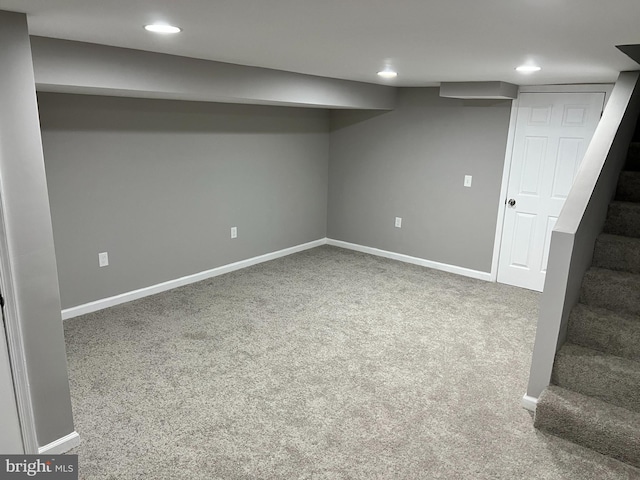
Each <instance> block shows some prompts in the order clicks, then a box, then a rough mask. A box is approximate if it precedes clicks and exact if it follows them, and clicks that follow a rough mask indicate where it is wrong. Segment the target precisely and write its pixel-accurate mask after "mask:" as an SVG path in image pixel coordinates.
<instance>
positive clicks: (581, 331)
mask: <svg viewBox="0 0 640 480" xmlns="http://www.w3.org/2000/svg"><path fill="white" fill-rule="evenodd" d="M567 340H568V341H569V342H571V343H573V344H576V345H582V346H584V347H588V348H592V349H594V350H598V351H601V352H605V353H609V354H611V355H616V356H618V357H624V358H628V359H631V360H635V361H640V317H638V316H636V315H625V314H621V313H616V312H612V311H611V310H607V309H604V308H597V307H591V306H589V305H584V304H582V303H578V304H577V305H576V306H575V307H573V309H572V310H571V315H570V316H569V328H568V333H567Z"/></svg>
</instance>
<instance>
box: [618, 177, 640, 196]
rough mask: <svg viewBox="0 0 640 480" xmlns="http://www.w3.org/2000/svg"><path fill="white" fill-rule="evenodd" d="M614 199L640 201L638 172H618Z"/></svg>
mask: <svg viewBox="0 0 640 480" xmlns="http://www.w3.org/2000/svg"><path fill="white" fill-rule="evenodd" d="M616 200H619V201H622V202H640V172H622V173H621V174H620V179H619V181H618V188H617V189H616Z"/></svg>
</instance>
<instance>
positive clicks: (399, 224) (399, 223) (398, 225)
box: [396, 217, 402, 228]
mask: <svg viewBox="0 0 640 480" xmlns="http://www.w3.org/2000/svg"><path fill="white" fill-rule="evenodd" d="M396 228H402V217H396Z"/></svg>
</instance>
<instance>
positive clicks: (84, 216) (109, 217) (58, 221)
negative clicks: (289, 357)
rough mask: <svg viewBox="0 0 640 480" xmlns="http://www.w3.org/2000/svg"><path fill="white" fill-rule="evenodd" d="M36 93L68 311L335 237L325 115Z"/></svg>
mask: <svg viewBox="0 0 640 480" xmlns="http://www.w3.org/2000/svg"><path fill="white" fill-rule="evenodd" d="M38 98H39V106H40V114H41V124H42V138H43V144H44V156H45V164H46V171H47V180H48V183H49V198H50V201H51V214H52V218H53V230H54V238H55V247H56V255H57V258H58V265H59V278H60V292H61V297H62V306H63V308H69V307H72V306H77V305H81V304H84V303H87V302H91V301H94V300H98V299H102V298H107V297H110V296H113V295H117V294H120V293H124V292H129V291H131V290H135V289H139V288H143V287H147V286H150V285H154V284H158V283H161V282H164V281H167V280H173V279H176V278H179V277H182V276H185V275H190V274H193V273H197V272H201V271H204V270H208V269H211V268H215V267H218V266H221V265H226V264H229V263H232V262H236V261H239V260H243V259H247V258H251V257H254V256H257V255H261V254H265V253H269V252H273V251H277V250H280V249H283V248H287V247H291V246H295V245H299V244H302V243H306V242H309V241H313V240H317V239H320V238H324V237H325V236H326V224H327V188H328V187H327V179H328V153H329V133H328V132H329V117H328V113H327V112H326V111H323V110H312V109H302V108H287V107H270V106H249V105H225V104H212V103H196V102H181V101H172V100H146V99H126V98H108V97H96V96H86V95H67V94H52V93H40V94H39V97H38ZM232 226H237V227H238V238H237V239H235V240H232V239H231V238H230V227H232ZM99 252H108V253H109V261H110V265H109V266H108V267H104V268H99V267H98V253H99Z"/></svg>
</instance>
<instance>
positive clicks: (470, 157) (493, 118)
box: [328, 88, 511, 272]
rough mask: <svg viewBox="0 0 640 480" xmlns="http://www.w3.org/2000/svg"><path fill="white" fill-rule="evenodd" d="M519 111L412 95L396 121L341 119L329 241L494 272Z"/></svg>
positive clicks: (392, 115)
mask: <svg viewBox="0 0 640 480" xmlns="http://www.w3.org/2000/svg"><path fill="white" fill-rule="evenodd" d="M510 109H511V101H509V100H457V99H449V98H440V97H439V92H438V89H437V88H409V89H400V90H399V92H398V106H397V108H396V109H395V110H394V111H391V112H349V111H335V112H333V113H332V117H331V153H330V168H329V172H330V173H329V223H328V237H329V238H332V239H335V240H342V241H346V242H351V243H355V244H359V245H365V246H368V247H374V248H379V249H382V250H387V251H392V252H396V253H402V254H405V255H410V256H414V257H418V258H423V259H426V260H430V261H435V262H441V263H445V264H449V265H455V266H459V267H465V268H469V269H472V270H477V271H481V272H489V271H490V270H491V259H492V254H493V244H494V239H495V231H496V219H497V215H498V205H499V201H500V198H499V196H500V184H501V180H502V169H503V165H504V158H505V149H506V142H507V133H508V129H509V116H510ZM465 175H472V186H471V187H470V188H466V187H464V186H463V181H464V177H465ZM395 217H402V228H400V229H398V228H394V219H395Z"/></svg>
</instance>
